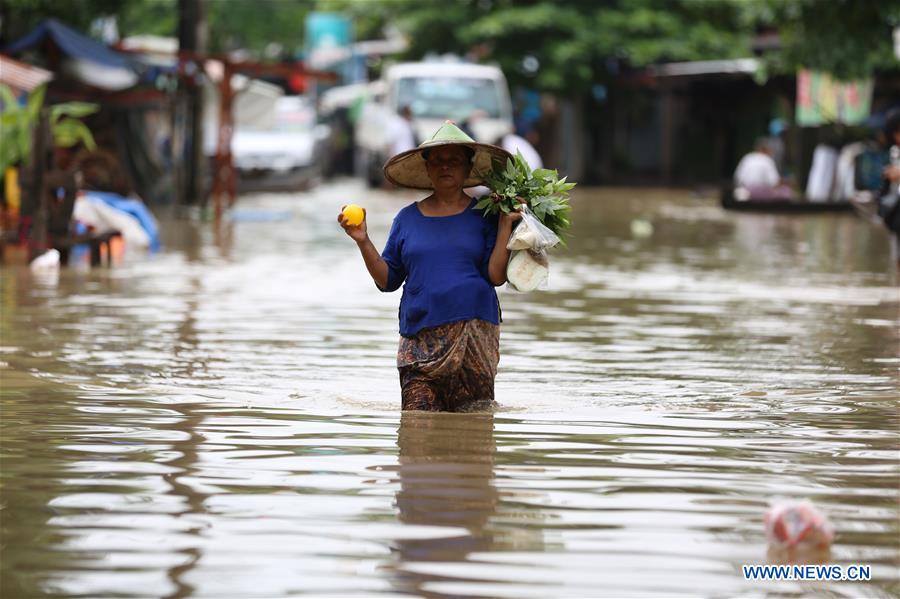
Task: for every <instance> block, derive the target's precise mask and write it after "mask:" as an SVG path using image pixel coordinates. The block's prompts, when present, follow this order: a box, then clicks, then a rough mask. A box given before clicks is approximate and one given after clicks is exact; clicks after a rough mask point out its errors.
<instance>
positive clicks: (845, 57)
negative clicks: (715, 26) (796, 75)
mask: <svg viewBox="0 0 900 599" xmlns="http://www.w3.org/2000/svg"><path fill="white" fill-rule="evenodd" d="M745 10H746V11H747V13H748V16H749V18H750V19H751V20H755V21H756V22H758V23H762V24H764V25H767V26H769V27H772V28H774V29H776V30H777V31H778V33H779V37H780V41H781V48H780V50H779V51H777V52H775V53H773V54H771V55H768V56H767V60H768V62H769V64H770V69H771V70H772V71H774V72H787V73H793V72H795V71H796V70H797V69H798V68H801V67H807V68H811V69H815V70H819V71H825V72H828V73H831V74H832V75H834V76H835V77H836V78H838V79H843V80H852V79H858V78H862V77H869V76H871V75H872V73H873V72H875V71H877V70H883V69H897V68H898V66H900V63H898V60H897V57H896V56H895V55H894V50H893V43H892V32H893V29H894V28H895V27H900V0H829V1H827V2H824V1H820V0H767V1H766V2H748V3H747V6H746V7H745Z"/></svg>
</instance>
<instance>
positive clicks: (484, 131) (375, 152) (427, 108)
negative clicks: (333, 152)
mask: <svg viewBox="0 0 900 599" xmlns="http://www.w3.org/2000/svg"><path fill="white" fill-rule="evenodd" d="M382 81H383V85H380V86H378V88H376V89H377V93H376V94H374V95H372V96H370V97H369V101H368V102H366V104H365V106H364V107H363V110H362V113H361V115H360V118H359V120H358V121H357V124H356V131H355V133H356V144H357V151H358V152H360V153H361V158H362V164H361V166H362V167H363V168H364V169H365V172H366V176H367V179H368V180H369V182H370V183H372V184H377V182H379V181H380V179H381V168H382V166H383V165H384V162H385V160H387V158H390V156H387V153H388V147H389V145H390V140H388V139H387V131H388V124H389V123H390V119H393V118H397V117H396V115H397V112H398V111H399V110H400V108H402V107H404V106H409V108H410V110H411V111H412V114H413V126H414V128H415V132H416V137H417V138H418V141H419V142H422V141H425V140H427V139H429V138H430V137H431V136H432V135H433V134H434V132H435V131H437V129H438V127H440V126H441V124H442V123H443V122H444V121H446V120H448V119H449V120H452V121H454V122H455V123H457V124H461V123H462V122H463V121H465V120H466V119H468V118H469V117H470V116H471V115H472V114H473V113H475V112H478V113H479V114H480V118H478V119H477V120H476V121H475V122H474V123H473V124H472V133H473V134H474V136H475V139H476V140H477V141H481V142H486V143H493V142H495V141H497V140H498V139H499V138H500V137H502V136H503V135H505V134H507V133H510V132H512V130H513V118H512V104H511V102H510V98H509V87H508V86H507V83H506V78H505V77H504V76H503V72H502V71H501V70H500V69H499V68H497V67H494V66H485V65H476V64H469V63H462V62H411V63H401V64H396V65H393V66H391V67H389V68H388V69H387V70H386V71H385V73H384V74H383V76H382Z"/></svg>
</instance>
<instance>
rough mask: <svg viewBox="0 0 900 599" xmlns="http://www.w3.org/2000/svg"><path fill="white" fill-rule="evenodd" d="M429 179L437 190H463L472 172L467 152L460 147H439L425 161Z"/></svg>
mask: <svg viewBox="0 0 900 599" xmlns="http://www.w3.org/2000/svg"><path fill="white" fill-rule="evenodd" d="M425 168H426V169H427V172H428V178H429V179H431V184H432V185H433V186H434V188H435V189H436V190H445V191H449V190H452V189H462V188H463V183H465V181H466V178H467V177H468V176H469V171H471V170H472V165H471V164H470V163H469V158H468V156H467V155H466V152H465V150H463V149H462V148H461V147H459V146H439V147H437V148H434V149H433V150H431V152H429V154H428V160H426V161H425Z"/></svg>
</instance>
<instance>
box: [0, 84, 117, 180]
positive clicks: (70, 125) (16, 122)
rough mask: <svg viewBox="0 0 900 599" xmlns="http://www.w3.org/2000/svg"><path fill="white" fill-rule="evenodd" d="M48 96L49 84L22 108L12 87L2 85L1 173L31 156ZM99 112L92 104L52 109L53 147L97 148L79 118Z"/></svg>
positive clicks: (65, 105)
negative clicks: (82, 146) (34, 133)
mask: <svg viewBox="0 0 900 599" xmlns="http://www.w3.org/2000/svg"><path fill="white" fill-rule="evenodd" d="M46 93H47V87H46V85H42V86H40V87H38V88H36V89H35V90H34V91H33V92H32V93H31V94H30V95H29V96H28V100H27V101H26V102H25V105H24V106H23V105H21V104H20V103H19V101H18V99H17V98H16V95H15V94H14V93H13V91H12V90H11V89H10V88H9V87H7V86H6V85H0V99H2V101H3V110H2V112H0V173H3V172H5V171H6V169H7V167H10V166H16V165H18V164H21V163H23V162H26V161H27V160H28V159H29V157H30V156H31V149H32V147H31V146H32V135H33V132H34V128H35V126H37V123H38V119H39V118H40V115H41V108H42V107H43V106H44V97H45V96H46ZM97 110H99V107H98V106H97V105H96V104H92V103H90V102H65V103H62V104H54V105H52V106H50V115H49V118H50V132H51V135H52V137H53V145H54V146H55V147H60V148H69V147H72V146H74V145H76V144H77V143H79V142H81V143H83V144H84V145H85V147H87V148H88V149H89V150H93V149H94V148H96V147H97V144H96V142H95V141H94V136H93V135H92V134H91V130H90V129H88V127H87V125H85V124H84V123H83V122H82V121H81V120H80V119H82V118H84V117H86V116H88V115H90V114H93V113H95V112H97Z"/></svg>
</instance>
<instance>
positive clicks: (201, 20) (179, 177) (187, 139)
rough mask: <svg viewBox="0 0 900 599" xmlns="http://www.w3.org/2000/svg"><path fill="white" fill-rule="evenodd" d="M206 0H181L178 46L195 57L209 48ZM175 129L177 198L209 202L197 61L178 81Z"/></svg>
mask: <svg viewBox="0 0 900 599" xmlns="http://www.w3.org/2000/svg"><path fill="white" fill-rule="evenodd" d="M207 39H208V34H207V24H206V0H178V48H179V51H181V52H189V53H191V54H193V55H195V56H204V55H205V54H206V50H207ZM175 101H176V107H175V111H174V112H175V123H174V125H175V127H174V128H173V132H174V133H175V135H176V136H178V137H179V138H180V139H178V140H177V141H180V142H181V143H173V150H175V156H174V158H175V169H176V173H175V181H176V186H177V188H178V190H177V201H178V204H179V205H181V206H187V205H200V206H204V205H205V204H206V189H205V187H206V186H205V177H204V174H205V172H206V168H205V167H206V159H205V157H204V155H203V69H202V64H197V65H196V68H194V69H192V70H191V72H188V73H185V74H184V75H183V76H182V77H181V78H180V81H179V90H178V94H177V97H176V100H175Z"/></svg>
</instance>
